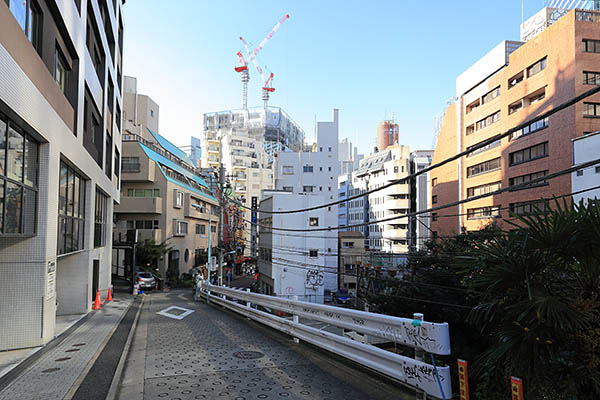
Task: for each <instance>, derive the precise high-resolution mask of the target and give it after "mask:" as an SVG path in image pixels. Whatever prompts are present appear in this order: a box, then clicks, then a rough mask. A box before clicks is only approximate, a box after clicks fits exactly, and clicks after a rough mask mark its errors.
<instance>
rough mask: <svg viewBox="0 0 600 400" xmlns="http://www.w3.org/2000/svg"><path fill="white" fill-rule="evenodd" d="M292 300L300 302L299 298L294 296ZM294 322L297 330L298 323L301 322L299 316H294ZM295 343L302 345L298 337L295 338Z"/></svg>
mask: <svg viewBox="0 0 600 400" xmlns="http://www.w3.org/2000/svg"><path fill="white" fill-rule="evenodd" d="M292 300H296V301H297V300H298V296H292ZM293 321H294V328H295V327H296V326H298V323H299V322H300V318H298V315H297V314H294V320H293ZM294 343H296V344H298V343H300V339H298V338H297V337H295V338H294Z"/></svg>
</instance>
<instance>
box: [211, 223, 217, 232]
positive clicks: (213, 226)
mask: <svg viewBox="0 0 600 400" xmlns="http://www.w3.org/2000/svg"><path fill="white" fill-rule="evenodd" d="M210 231H211V233H216V232H217V227H216V226H215V225H211V226H210Z"/></svg>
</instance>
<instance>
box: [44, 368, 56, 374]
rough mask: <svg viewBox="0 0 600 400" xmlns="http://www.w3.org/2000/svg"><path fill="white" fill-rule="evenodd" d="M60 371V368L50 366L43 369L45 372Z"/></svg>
mask: <svg viewBox="0 0 600 400" xmlns="http://www.w3.org/2000/svg"><path fill="white" fill-rule="evenodd" d="M56 371H60V368H48V369H45V370H43V371H42V373H43V374H47V373H48V372H56Z"/></svg>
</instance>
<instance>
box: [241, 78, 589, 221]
mask: <svg viewBox="0 0 600 400" xmlns="http://www.w3.org/2000/svg"><path fill="white" fill-rule="evenodd" d="M598 92H600V86H596V87H594V88H592V89H590V90H587V91H585V92H584V93H582V94H580V95H578V96H575V97H573V98H572V99H570V100H567V101H565V102H564V103H562V104H560V105H558V106H557V107H555V108H553V109H551V110H548V111H546V112H545V113H542V114H541V115H538V116H537V117H533V118H531V119H529V120H527V121H525V122H522V123H521V124H519V125H517V126H515V127H513V128H511V129H509V130H507V131H506V132H504V133H499V134H497V135H494V136H492V137H490V138H488V139H486V140H484V141H482V142H480V143H478V144H476V145H473V146H471V147H470V148H469V149H468V150H464V151H461V152H459V153H458V154H456V155H454V156H451V157H448V158H446V159H444V160H442V161H440V162H439V163H437V164H433V165H430V166H429V167H427V168H424V169H422V170H420V171H417V172H415V173H412V174H409V175H408V176H407V177H406V178H403V179H396V180H393V181H391V182H389V183H386V184H384V185H382V186H380V187H378V188H376V189H371V190H368V191H365V192H363V193H361V194H359V195H355V196H351V197H348V198H346V199H343V200H337V201H334V202H331V203H325V204H321V205H318V206H313V207H308V208H303V209H297V210H278V211H261V212H263V213H267V214H296V213H300V212H307V211H312V210H318V209H320V208H325V207H331V206H334V205H337V204H340V203H344V202H347V201H350V200H355V199H360V198H363V197H365V196H367V195H369V194H372V193H375V192H378V191H381V190H383V189H386V188H388V187H391V186H394V185H398V184H402V183H405V182H408V181H409V180H410V179H413V178H416V177H417V176H419V175H422V174H425V173H427V172H429V171H431V170H434V169H436V168H439V167H441V166H443V165H446V164H448V163H450V162H452V161H455V160H458V159H459V158H461V157H463V156H466V155H468V154H470V153H472V152H474V151H475V150H478V149H481V148H483V147H485V146H487V145H489V144H492V143H494V142H496V141H497V140H500V139H503V138H505V137H507V136H510V135H511V134H513V133H515V132H517V131H519V130H521V129H523V128H525V127H527V126H529V125H531V124H532V123H534V122H537V121H541V120H543V119H546V118H548V117H549V116H551V115H554V114H556V113H557V112H559V111H562V110H563V109H565V108H567V107H570V106H572V105H573V104H576V103H578V102H579V101H581V100H583V99H585V98H587V97H589V96H592V95H594V94H596V93H598ZM232 201H233V202H234V203H235V204H237V205H238V206H240V207H242V208H245V209H248V210H251V211H252V208H251V207H248V206H246V205H245V204H242V203H239V202H237V201H236V200H232Z"/></svg>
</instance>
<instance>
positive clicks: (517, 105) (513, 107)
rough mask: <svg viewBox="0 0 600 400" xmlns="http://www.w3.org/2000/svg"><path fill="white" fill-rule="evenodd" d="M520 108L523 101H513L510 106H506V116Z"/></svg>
mask: <svg viewBox="0 0 600 400" xmlns="http://www.w3.org/2000/svg"><path fill="white" fill-rule="evenodd" d="M521 108H523V99H521V100H518V101H515V102H514V103H512V104H509V106H508V115H511V114H514V113H516V112H517V111H519V110H520V109H521Z"/></svg>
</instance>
